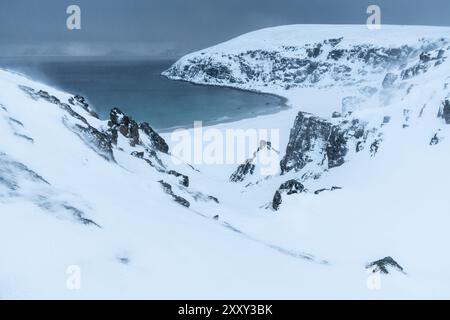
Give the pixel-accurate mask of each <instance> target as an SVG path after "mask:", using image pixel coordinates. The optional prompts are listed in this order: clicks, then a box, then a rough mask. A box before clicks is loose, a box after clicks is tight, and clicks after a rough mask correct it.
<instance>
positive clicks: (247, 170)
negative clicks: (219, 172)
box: [230, 140, 278, 182]
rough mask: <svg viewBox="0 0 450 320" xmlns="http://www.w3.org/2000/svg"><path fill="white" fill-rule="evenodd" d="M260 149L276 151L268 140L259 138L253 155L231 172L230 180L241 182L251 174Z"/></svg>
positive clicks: (253, 171)
mask: <svg viewBox="0 0 450 320" xmlns="http://www.w3.org/2000/svg"><path fill="white" fill-rule="evenodd" d="M262 150H267V151H273V152H277V153H278V151H276V150H274V149H273V148H272V143H271V142H270V141H264V140H261V141H260V143H259V147H258V149H257V150H256V151H255V152H254V153H253V157H252V158H249V159H247V160H246V161H245V162H244V163H243V164H241V165H239V166H238V168H237V169H236V171H235V172H233V173H232V174H231V176H230V181H231V182H242V181H244V180H245V179H246V178H247V177H248V176H251V175H253V174H254V173H255V169H256V164H255V160H256V158H257V156H258V153H259V152H260V151H262Z"/></svg>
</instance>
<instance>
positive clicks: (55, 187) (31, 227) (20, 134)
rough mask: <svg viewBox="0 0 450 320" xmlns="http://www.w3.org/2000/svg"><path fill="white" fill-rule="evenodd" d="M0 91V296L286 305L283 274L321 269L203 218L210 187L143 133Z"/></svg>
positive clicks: (82, 108)
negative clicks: (77, 275) (272, 299)
mask: <svg viewBox="0 0 450 320" xmlns="http://www.w3.org/2000/svg"><path fill="white" fill-rule="evenodd" d="M0 88H1V94H0V106H1V108H0V130H1V134H0V136H1V143H0V160H1V161H0V216H1V220H2V223H1V224H0V243H1V245H0V247H1V252H2V254H1V255H0V256H1V257H0V265H1V269H0V297H1V298H94V297H95V298H113V297H114V298H117V297H120V298H213V297H216V298H219V297H228V298H232V297H255V296H259V297H269V296H272V295H275V296H285V297H289V296H291V297H292V296H296V295H297V294H298V293H297V289H296V288H295V287H292V288H291V289H290V290H289V289H288V290H286V285H287V284H289V283H290V282H291V281H292V280H291V278H290V276H287V275H289V274H295V273H297V271H298V270H311V272H313V273H317V274H320V273H322V272H326V271H327V270H326V268H325V267H323V266H322V265H321V264H319V263H311V262H309V261H308V260H305V259H303V258H302V257H301V256H298V257H297V256H296V253H295V252H293V253H291V252H289V251H284V250H283V249H282V248H279V247H277V246H274V245H271V244H269V243H265V242H264V241H263V240H261V239H257V238H251V237H249V236H247V235H245V234H244V233H241V232H240V231H239V230H238V229H235V228H233V227H232V226H231V225H229V224H228V223H226V221H221V220H219V221H217V220H215V219H213V216H214V215H215V214H216V213H217V212H218V211H220V210H219V203H218V202H219V201H220V198H219V199H217V198H216V196H218V194H217V193H213V194H211V193H212V192H218V189H216V190H211V188H210V187H209V185H208V184H207V183H205V182H203V181H202V180H201V179H200V178H198V179H196V171H195V170H193V169H192V168H190V167H189V166H181V168H180V167H179V168H177V170H180V169H182V170H184V171H183V172H184V174H185V175H183V173H181V172H176V171H173V170H172V169H171V168H170V166H171V163H172V162H171V161H169V158H170V155H169V154H168V153H167V145H165V142H164V141H163V140H162V139H161V137H160V136H159V135H157V134H156V133H155V132H153V131H152V130H151V128H150V127H149V126H148V125H146V124H136V123H135V122H134V121H133V120H132V119H129V118H128V117H127V116H125V115H123V114H121V113H120V112H119V111H118V110H117V109H115V110H113V111H112V112H111V119H110V120H109V121H101V120H99V119H97V118H96V117H95V114H94V113H93V112H91V110H90V107H89V106H88V105H87V103H86V101H85V100H84V99H83V98H82V97H79V96H77V97H76V98H75V97H74V96H73V95H71V94H68V93H64V92H60V91H58V90H55V89H53V88H50V87H47V86H45V85H43V84H41V83H36V82H33V81H31V80H29V79H27V78H25V77H24V76H21V75H18V74H14V73H11V72H6V71H0ZM187 175H189V177H188V176H187ZM189 178H192V179H189ZM197 187H199V188H197ZM201 190H208V192H206V191H201ZM237 248H239V249H237ZM71 266H77V268H78V267H79V270H80V271H81V288H80V290H69V288H70V286H69V287H67V286H66V283H67V281H68V279H69V280H70V279H72V278H71V277H70V276H71V274H70V272H72V271H73V270H74V269H71ZM303 268H305V269H303ZM71 270H72V271H71ZM77 270H78V269H77ZM273 270H285V272H281V273H280V272H273ZM66 271H68V272H69V274H66ZM305 278H306V277H305ZM262 279H264V280H262ZM300 282H301V281H297V284H298V285H300ZM316 293H317V294H319V293H320V292H316ZM305 294H306V293H305Z"/></svg>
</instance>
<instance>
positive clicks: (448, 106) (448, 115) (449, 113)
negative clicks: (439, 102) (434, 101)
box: [439, 99, 450, 124]
mask: <svg viewBox="0 0 450 320" xmlns="http://www.w3.org/2000/svg"><path fill="white" fill-rule="evenodd" d="M439 116H440V117H441V118H442V119H444V120H445V123H446V124H450V101H449V100H447V99H446V100H445V101H444V103H443V106H442V108H441V112H440V113H439Z"/></svg>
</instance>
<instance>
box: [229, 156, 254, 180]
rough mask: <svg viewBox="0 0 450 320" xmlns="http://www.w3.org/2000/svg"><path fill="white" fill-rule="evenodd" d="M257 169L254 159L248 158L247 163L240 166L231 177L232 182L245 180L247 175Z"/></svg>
mask: <svg viewBox="0 0 450 320" xmlns="http://www.w3.org/2000/svg"><path fill="white" fill-rule="evenodd" d="M254 171H255V165H254V164H253V159H247V160H246V161H245V163H243V164H241V165H239V166H238V168H237V169H236V171H235V172H233V174H232V175H231V177H230V181H231V182H241V181H244V179H245V177H246V176H247V175H249V174H250V175H252V174H253V173H254Z"/></svg>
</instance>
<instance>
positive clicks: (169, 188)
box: [159, 180, 191, 208]
mask: <svg viewBox="0 0 450 320" xmlns="http://www.w3.org/2000/svg"><path fill="white" fill-rule="evenodd" d="M159 183H160V184H161V186H162V187H163V189H164V192H165V193H167V194H168V195H170V196H171V197H172V198H173V200H174V201H175V202H177V203H179V204H180V205H182V206H184V207H186V208H189V207H190V205H191V204H190V203H189V201H187V200H186V199H184V198H183V197H180V196H178V195H176V194H175V193H174V192H173V190H172V186H171V185H170V184H169V183H167V182H165V181H163V180H160V181H159Z"/></svg>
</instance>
